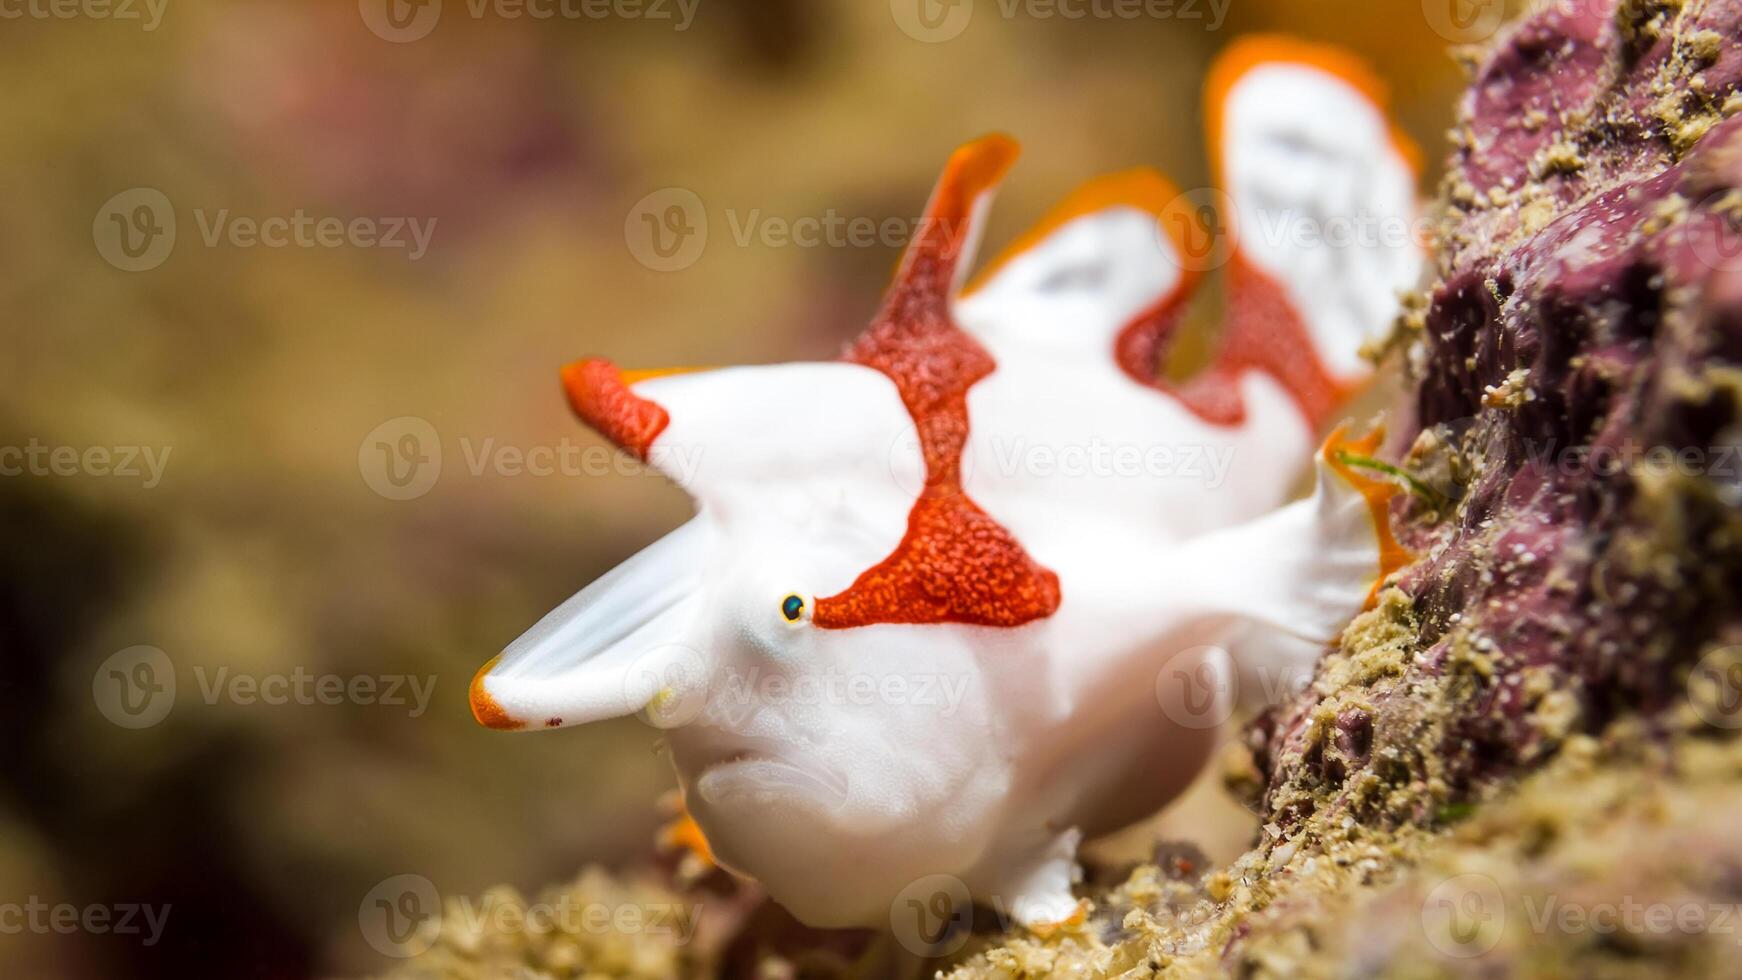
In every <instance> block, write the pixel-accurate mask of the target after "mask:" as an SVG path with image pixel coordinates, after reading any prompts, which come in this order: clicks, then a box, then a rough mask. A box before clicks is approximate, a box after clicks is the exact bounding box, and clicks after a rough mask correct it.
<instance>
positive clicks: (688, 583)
mask: <svg viewBox="0 0 1742 980" xmlns="http://www.w3.org/2000/svg"><path fill="white" fill-rule="evenodd" d="M708 534H709V530H708V528H707V527H706V526H705V525H704V524H703V523H702V522H701V521H699V520H692V521H691V522H690V523H688V524H686V525H684V526H683V527H681V528H679V529H677V530H676V531H673V532H672V533H671V534H668V535H666V536H665V537H664V538H662V539H660V540H659V541H658V542H656V543H654V544H653V545H652V546H650V547H648V548H647V549H646V550H644V551H642V552H641V553H640V554H638V555H636V556H635V557H633V558H631V559H629V560H628V561H626V562H624V563H623V564H622V565H619V566H618V567H617V568H615V569H613V570H612V571H611V572H609V573H607V574H606V575H605V576H603V577H602V578H600V579H599V580H598V581H596V582H594V583H593V584H592V585H589V586H587V587H586V588H585V589H582V590H581V591H580V592H579V593H577V594H576V595H575V596H574V597H572V598H570V599H569V600H568V601H567V602H565V603H563V604H562V605H561V606H558V607H557V608H556V609H555V610H554V611H552V612H551V613H550V614H549V615H548V616H546V617H545V618H544V619H542V620H540V621H539V622H538V624H537V625H535V626H533V627H532V629H530V630H528V631H527V632H526V633H525V635H523V636H521V637H520V638H519V639H517V640H515V641H514V642H513V643H510V644H509V645H508V648H507V649H505V650H504V651H503V652H502V654H501V655H500V656H498V657H496V658H495V659H493V660H491V661H490V662H489V663H487V664H485V665H484V667H483V669H481V670H479V671H478V675H477V676H476V677H475V678H473V680H472V686H471V691H470V699H471V704H472V714H473V716H474V717H475V718H477V720H478V723H479V724H481V725H484V726H485V727H488V728H494V729H498V730H502V731H520V730H530V729H541V728H565V727H568V726H571V725H581V724H585V723H587V722H592V721H604V720H606V719H610V718H618V717H623V716H626V715H632V714H636V713H644V716H645V717H646V718H647V720H648V721H650V722H652V723H653V724H655V725H659V726H660V727H672V726H674V725H677V724H683V723H685V722H686V721H688V720H690V719H691V718H693V717H694V714H695V712H694V710H692V709H694V708H696V707H697V706H698V698H699V697H700V696H701V695H702V693H703V692H705V691H706V688H707V684H708V680H709V678H708V671H709V665H708V661H707V660H706V658H705V657H704V655H703V654H702V653H701V652H700V651H699V650H697V649H695V648H694V647H693V646H692V645H691V636H692V632H691V631H692V629H693V627H694V624H695V619H696V613H697V607H698V605H699V599H698V597H699V595H700V591H701V585H702V572H703V568H704V564H705V563H704V561H703V559H704V558H705V549H706V547H707V544H708V540H707V538H708Z"/></svg>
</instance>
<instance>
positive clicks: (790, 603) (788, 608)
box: [780, 595, 804, 623]
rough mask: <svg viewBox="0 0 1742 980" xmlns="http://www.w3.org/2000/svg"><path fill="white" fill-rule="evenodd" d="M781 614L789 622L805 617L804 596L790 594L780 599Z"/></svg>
mask: <svg viewBox="0 0 1742 980" xmlns="http://www.w3.org/2000/svg"><path fill="white" fill-rule="evenodd" d="M780 614H781V615H782V616H785V617H786V621H787V622H789V623H796V622H798V621H799V620H800V619H803V618H804V597H803V596H800V595H789V596H787V597H786V598H785V599H782V600H781V601H780Z"/></svg>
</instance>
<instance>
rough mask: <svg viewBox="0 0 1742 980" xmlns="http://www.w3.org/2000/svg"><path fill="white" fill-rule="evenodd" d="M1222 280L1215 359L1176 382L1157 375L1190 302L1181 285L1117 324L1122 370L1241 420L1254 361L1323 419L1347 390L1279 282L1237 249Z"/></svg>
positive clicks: (1217, 420)
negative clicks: (1245, 377) (1224, 304)
mask: <svg viewBox="0 0 1742 980" xmlns="http://www.w3.org/2000/svg"><path fill="white" fill-rule="evenodd" d="M1224 282H1225V283H1226V289H1227V292H1228V310H1227V315H1226V317H1225V319H1224V321H1223V331H1224V332H1223V335H1222V340H1221V346H1220V347H1219V349H1218V351H1217V354H1216V360H1215V362H1214V363H1212V364H1211V365H1210V366H1209V367H1207V368H1205V369H1204V370H1203V372H1201V373H1200V374H1198V375H1196V376H1194V377H1192V378H1191V379H1190V380H1189V381H1186V382H1185V383H1184V384H1180V385H1175V384H1173V383H1171V382H1169V381H1167V380H1166V379H1165V378H1163V377H1161V376H1160V370H1161V362H1162V359H1163V357H1165V356H1166V354H1167V349H1168V345H1169V343H1170V342H1171V341H1172V339H1173V333H1174V330H1175V329H1176V328H1177V327H1178V326H1179V323H1180V321H1181V320H1182V319H1184V316H1185V312H1186V309H1187V307H1188V306H1189V305H1190V302H1189V301H1190V299H1191V290H1190V289H1189V288H1187V289H1181V290H1179V291H1177V292H1175V293H1174V294H1173V295H1171V296H1169V297H1168V298H1167V299H1166V300H1164V301H1163V302H1162V303H1161V304H1160V305H1158V306H1157V307H1156V308H1155V309H1153V310H1150V311H1148V312H1146V313H1144V314H1142V315H1141V316H1139V317H1138V318H1137V319H1135V320H1133V321H1132V322H1131V323H1130V325H1128V326H1126V327H1125V329H1124V330H1122V331H1120V333H1119V337H1118V340H1117V341H1115V344H1114V358H1115V360H1117V361H1118V362H1119V368H1120V370H1122V371H1124V372H1125V373H1126V375H1128V376H1129V377H1130V378H1131V379H1132V380H1134V381H1136V382H1137V383H1139V384H1142V385H1147V386H1148V387H1151V388H1154V389H1156V390H1157V391H1160V392H1162V393H1164V394H1167V395H1171V396H1173V397H1174V398H1176V399H1178V400H1179V402H1180V404H1182V405H1184V406H1185V407H1186V408H1188V409H1190V410H1191V412H1192V413H1193V414H1195V415H1197V416H1198V417H1199V418H1200V419H1203V420H1204V421H1205V422H1207V423H1209V424H1210V425H1220V426H1237V425H1241V424H1242V423H1244V422H1245V421H1246V403H1245V400H1244V399H1243V398H1241V397H1240V375H1241V374H1242V373H1243V372H1245V371H1248V370H1253V369H1256V370H1259V371H1263V372H1265V373H1266V374H1269V375H1270V376H1271V377H1273V378H1275V379H1276V380H1277V382H1278V383H1279V384H1281V385H1282V386H1283V388H1284V389H1286V390H1287V391H1288V393H1289V395H1290V396H1291V397H1292V398H1293V399H1294V401H1295V404H1296V405H1298V406H1299V407H1300V410H1301V413H1302V414H1303V415H1305V416H1306V417H1307V418H1308V419H1309V420H1311V424H1312V425H1313V426H1315V427H1316V426H1319V425H1322V424H1323V423H1324V422H1325V421H1327V420H1328V419H1329V418H1330V415H1331V413H1333V412H1335V411H1336V409H1337V406H1338V405H1340V404H1341V403H1342V402H1343V401H1344V400H1345V399H1347V398H1348V397H1349V395H1350V394H1351V392H1350V391H1349V390H1348V388H1347V387H1345V386H1343V385H1341V384H1338V383H1337V381H1336V380H1335V379H1334V378H1333V377H1332V376H1331V372H1330V371H1329V369H1327V368H1326V367H1325V366H1324V361H1322V360H1321V359H1320V358H1319V354H1318V351H1317V349H1315V348H1314V347H1313V344H1312V339H1311V337H1310V336H1309V335H1308V333H1307V327H1306V323H1305V321H1303V320H1302V319H1301V316H1300V313H1299V312H1298V311H1297V310H1296V309H1295V307H1294V305H1293V304H1292V303H1291V302H1289V299H1288V295H1287V293H1285V292H1284V291H1283V286H1282V284H1281V283H1279V282H1277V281H1276V280H1275V279H1274V278H1272V277H1271V276H1270V275H1268V274H1267V273H1265V272H1263V271H1261V270H1259V269H1257V268H1256V267H1254V266H1252V265H1251V264H1250V263H1248V262H1247V261H1246V260H1245V259H1244V258H1242V257H1240V256H1239V255H1236V256H1235V257H1234V259H1233V261H1232V262H1230V263H1229V265H1228V270H1227V274H1226V277H1225V279H1224Z"/></svg>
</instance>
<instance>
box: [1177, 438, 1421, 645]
mask: <svg viewBox="0 0 1742 980" xmlns="http://www.w3.org/2000/svg"><path fill="white" fill-rule="evenodd" d="M1378 437H1379V433H1378V432H1377V431H1375V432H1374V433H1372V434H1370V435H1368V436H1367V437H1365V438H1363V439H1361V440H1355V441H1350V440H1348V439H1347V438H1346V437H1345V432H1344V431H1343V430H1338V431H1337V432H1336V433H1335V434H1333V435H1332V436H1331V437H1330V439H1329V440H1327V441H1326V442H1325V445H1324V448H1323V449H1322V450H1321V451H1320V453H1319V455H1318V465H1317V482H1316V485H1315V488H1314V492H1313V495H1312V496H1311V497H1309V498H1307V499H1305V500H1301V501H1297V502H1296V503H1293V504H1290V505H1288V506H1287V507H1283V508H1281V509H1279V510H1276V511H1274V512H1272V513H1271V514H1269V515H1267V516H1265V517H1263V518H1261V519H1259V520H1256V521H1252V522H1250V523H1248V524H1242V525H1240V526H1238V527H1234V528H1230V529H1228V530H1225V531H1218V532H1214V533H1211V534H1206V535H1203V536H1201V537H1198V538H1194V539H1193V540H1191V541H1189V542H1187V543H1186V544H1185V546H1184V547H1183V548H1181V550H1180V555H1179V558H1180V563H1179V565H1178V566H1177V571H1176V577H1177V581H1175V582H1173V583H1171V588H1172V589H1173V593H1172V594H1173V595H1174V596H1175V597H1179V598H1182V599H1184V600H1185V602H1186V604H1187V605H1188V606H1191V607H1193V609H1194V611H1195V612H1196V613H1197V614H1198V615H1203V616H1211V617H1228V618H1232V619H1237V620H1244V621H1248V622H1252V623H1256V624H1259V625H1261V626H1265V627H1269V628H1271V629H1274V630H1277V631H1280V632H1282V633H1285V634H1288V635H1290V636H1295V637H1299V638H1301V639H1303V640H1309V641H1312V642H1314V643H1320V644H1322V643H1327V642H1330V641H1331V640H1333V639H1335V638H1336V637H1337V635H1338V634H1339V633H1340V632H1341V631H1342V629H1343V627H1344V626H1346V625H1348V623H1349V620H1351V619H1353V618H1354V617H1355V616H1356V615H1357V614H1358V613H1360V612H1361V611H1362V610H1363V609H1366V608H1370V607H1371V606H1372V604H1373V603H1374V601H1375V599H1376V597H1377V595H1378V591H1379V587H1380V584H1381V583H1382V582H1383V581H1384V580H1385V579H1386V578H1387V577H1388V576H1390V575H1391V573H1393V572H1395V571H1397V570H1398V569H1399V568H1402V567H1403V566H1404V565H1406V564H1408V563H1409V561H1410V560H1411V556H1410V555H1409V554H1408V553H1407V552H1405V551H1404V550H1403V549H1402V548H1401V547H1399V546H1398V544H1397V542H1396V540H1395V539H1394V538H1393V537H1392V534H1391V523H1390V519H1389V516H1388V512H1387V502H1388V501H1389V500H1390V498H1391V497H1392V496H1394V495H1395V494H1396V493H1397V492H1398V487H1397V486H1396V485H1394V484H1392V483H1389V482H1386V481H1383V480H1379V479H1374V478H1371V477H1368V476H1367V475H1365V474H1364V473H1363V472H1362V471H1360V470H1358V469H1356V468H1355V467H1354V466H1352V465H1350V462H1349V460H1350V459H1352V458H1353V459H1361V458H1365V457H1367V456H1368V455H1369V454H1370V453H1371V452H1372V451H1373V448H1374V447H1375V446H1376V445H1377V443H1378Z"/></svg>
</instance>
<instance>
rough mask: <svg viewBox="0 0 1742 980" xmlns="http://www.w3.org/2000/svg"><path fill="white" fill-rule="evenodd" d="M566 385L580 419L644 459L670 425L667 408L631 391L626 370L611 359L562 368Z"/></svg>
mask: <svg viewBox="0 0 1742 980" xmlns="http://www.w3.org/2000/svg"><path fill="white" fill-rule="evenodd" d="M563 387H564V388H565V389H566V390H567V391H568V395H569V405H571V406H572V407H573V408H574V410H575V414H576V415H579V416H580V417H581V421H583V422H585V423H587V424H588V425H590V426H592V427H593V429H594V430H596V431H597V432H598V433H599V434H600V435H602V436H604V437H605V438H607V439H609V440H611V441H612V442H614V443H616V444H617V445H618V446H619V447H620V448H622V449H623V451H625V452H628V453H631V454H633V455H634V456H635V457H636V458H638V459H640V460H641V461H642V462H646V461H647V451H648V449H649V448H650V447H651V446H652V445H653V440H655V439H657V438H659V434H660V433H661V432H664V431H665V427H666V426H667V425H669V424H671V416H669V415H667V414H666V413H665V409H663V408H661V407H659V405H658V404H656V403H654V402H651V401H648V400H647V399H645V398H642V397H641V396H640V395H637V394H636V393H635V392H633V391H630V390H629V384H628V383H627V382H626V381H625V380H624V378H623V373H622V372H621V371H618V370H617V365H615V364H612V363H611V362H610V361H607V360H603V359H601V358H589V359H587V360H584V361H577V362H575V363H574V364H570V365H569V366H568V367H565V368H563Z"/></svg>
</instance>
